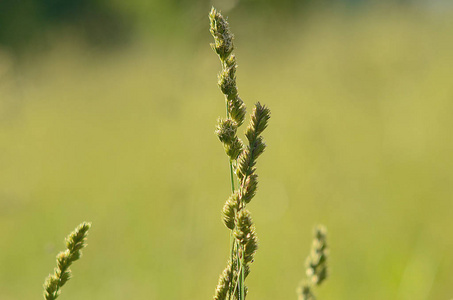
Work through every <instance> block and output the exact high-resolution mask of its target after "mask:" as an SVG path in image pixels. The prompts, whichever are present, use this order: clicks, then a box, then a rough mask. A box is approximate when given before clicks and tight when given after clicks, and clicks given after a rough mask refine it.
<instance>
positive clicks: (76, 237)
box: [44, 222, 91, 300]
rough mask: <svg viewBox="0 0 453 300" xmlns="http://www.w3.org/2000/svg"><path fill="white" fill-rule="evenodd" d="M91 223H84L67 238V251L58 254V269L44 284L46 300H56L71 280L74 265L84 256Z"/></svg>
mask: <svg viewBox="0 0 453 300" xmlns="http://www.w3.org/2000/svg"><path fill="white" fill-rule="evenodd" d="M90 227H91V223H87V222H83V223H82V224H80V225H79V226H78V227H77V228H76V229H75V230H74V231H73V232H72V233H71V234H70V235H68V237H67V238H66V250H65V251H62V252H60V253H58V255H57V267H56V268H55V270H54V273H53V274H51V275H49V276H48V277H47V279H46V281H45V282H44V299H46V300H54V299H57V298H58V296H59V295H60V289H61V287H62V286H63V285H65V283H66V282H67V281H68V280H69V279H71V269H69V267H70V266H71V265H72V263H73V262H74V261H76V260H78V259H79V258H80V257H81V256H82V251H81V250H82V249H83V248H84V247H85V246H86V238H87V235H88V230H89V229H90Z"/></svg>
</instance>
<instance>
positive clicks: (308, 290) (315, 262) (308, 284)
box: [297, 226, 328, 300]
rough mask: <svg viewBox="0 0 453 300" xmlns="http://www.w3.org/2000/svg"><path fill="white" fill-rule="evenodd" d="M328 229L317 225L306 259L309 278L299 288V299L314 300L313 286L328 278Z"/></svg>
mask: <svg viewBox="0 0 453 300" xmlns="http://www.w3.org/2000/svg"><path fill="white" fill-rule="evenodd" d="M326 237H327V230H326V228H325V227H324V226H317V227H316V228H315V230H314V238H313V243H312V246H311V251H310V254H309V255H308V257H307V260H306V261H305V268H306V271H305V273H306V275H307V279H305V280H303V281H302V282H301V284H300V286H299V288H298V290H297V293H298V295H299V300H313V299H315V296H314V294H313V287H314V286H319V285H320V284H321V283H322V282H323V281H324V280H325V279H326V278H327V275H328V273H327V255H328V248H327V242H326Z"/></svg>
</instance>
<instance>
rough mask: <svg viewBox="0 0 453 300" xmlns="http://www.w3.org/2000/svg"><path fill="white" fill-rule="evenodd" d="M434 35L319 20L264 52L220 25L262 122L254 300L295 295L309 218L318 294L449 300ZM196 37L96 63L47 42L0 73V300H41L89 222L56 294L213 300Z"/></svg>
mask: <svg viewBox="0 0 453 300" xmlns="http://www.w3.org/2000/svg"><path fill="white" fill-rule="evenodd" d="M450 19H451V18H450ZM444 20H446V18H445V16H443V17H442V16H441V17H436V16H427V15H425V14H422V13H417V12H411V13H405V12H383V13H372V12H370V13H369V14H367V15H366V17H365V16H349V17H339V16H336V15H333V14H324V15H320V16H317V17H313V18H311V19H310V20H308V21H305V22H302V21H301V22H300V23H297V24H294V25H293V26H292V27H291V28H288V29H286V30H287V31H284V32H282V33H281V34H280V35H278V36H271V37H269V36H267V37H266V38H267V39H264V37H265V36H264V34H263V33H260V32H255V33H254V34H255V35H256V36H255V39H253V38H250V37H249V36H248V35H250V34H251V33H250V31H249V29H248V27H247V26H246V25H248V24H247V23H246V21H244V20H242V22H243V23H242V24H243V25H244V26H237V27H233V29H234V31H235V33H236V38H237V40H239V41H240V42H239V41H238V43H239V44H240V45H241V46H240V47H239V48H238V49H237V54H238V56H240V58H241V59H240V65H239V69H238V74H239V75H238V78H239V79H238V80H239V82H238V85H239V87H240V93H241V97H242V98H243V99H244V101H245V102H246V104H247V105H248V107H252V104H253V103H254V102H256V101H257V100H259V101H263V102H265V103H266V104H268V105H269V107H270V108H271V109H272V114H273V115H272V118H273V119H272V126H271V127H269V129H268V130H267V134H266V140H267V143H268V145H269V149H268V151H267V153H266V155H265V156H263V158H262V160H263V162H262V164H261V165H260V177H261V182H260V183H261V184H260V187H259V189H260V190H259V193H258V195H257V197H256V199H255V200H254V202H253V203H251V204H250V205H251V206H250V209H251V210H253V211H254V220H255V222H256V227H257V228H259V231H258V235H259V237H260V245H261V247H260V252H259V253H258V254H257V258H256V262H255V263H254V266H253V276H250V278H249V279H248V282H249V283H248V286H249V288H250V294H249V296H248V297H249V299H296V294H295V287H296V286H297V284H298V281H299V279H300V278H301V277H302V274H303V270H304V266H303V261H304V257H305V255H306V253H307V251H308V250H309V247H310V243H309V241H310V239H311V228H312V225H313V224H315V223H318V222H321V223H323V224H325V225H326V226H327V227H328V228H329V234H330V236H329V240H330V242H329V245H330V247H331V253H332V255H331V257H330V266H331V277H330V280H329V283H328V285H326V286H323V287H321V288H320V289H319V290H318V291H317V294H318V298H319V299H427V298H429V299H446V298H448V297H450V296H451V286H450V285H451V278H452V277H453V271H451V270H452V268H451V266H452V259H451V255H450V253H451V245H452V243H453V234H452V230H451V228H453V224H452V219H451V211H452V209H453V207H452V206H453V203H452V201H451V194H452V188H451V186H452V183H453V172H452V171H451V170H452V169H453V159H452V156H451V152H452V150H453V141H452V139H451V138H450V136H451V133H450V131H451V128H452V126H453V121H452V118H451V111H452V109H453V106H452V97H453V91H452V88H451V79H452V78H453V68H452V64H453V54H452V53H453V40H452V39H451V36H452V34H453V32H452V31H453V29H452V28H453V27H452V26H448V22H450V21H444ZM249 25H250V27H251V28H254V27H253V26H254V25H253V24H249ZM207 26H208V21H207V20H206V28H207ZM299 28H300V30H301V31H299V30H298V29H299ZM200 40H203V42H202V43H200V45H198V44H196V45H194V44H187V45H185V44H184V46H187V49H188V51H187V52H186V54H181V51H176V50H174V47H175V46H176V45H175V43H170V42H168V43H166V44H162V45H148V44H146V43H144V44H141V45H137V46H132V47H131V48H129V49H128V50H127V51H126V50H124V51H123V52H118V53H113V54H110V55H107V56H102V55H100V54H93V53H90V52H88V51H87V50H83V47H82V48H78V47H72V46H67V45H66V46H59V47H56V48H55V50H54V51H53V52H52V53H51V54H48V55H45V56H43V57H40V59H39V61H38V62H34V63H33V64H30V65H29V66H25V67H22V69H20V70H18V71H16V73H14V72H9V73H7V75H5V76H3V77H2V82H1V83H0V109H1V112H0V116H1V119H0V170H1V172H0V236H1V237H2V242H1V243H0V245H1V250H0V270H1V271H0V298H1V299H6V300H9V299H29V298H30V299H31V298H32V297H39V294H40V293H41V288H42V287H41V284H42V278H44V276H45V275H46V274H47V273H48V271H49V266H52V265H53V263H54V257H55V254H56V253H57V251H58V249H59V245H60V243H61V237H63V236H65V235H66V233H67V232H69V231H70V230H71V229H72V228H73V225H74V224H77V223H78V222H79V221H80V220H81V219H87V220H90V221H92V222H93V224H95V225H96V226H95V227H93V230H92V231H91V232H90V242H89V244H90V246H89V247H90V248H89V251H87V252H86V254H85V256H84V259H83V260H84V261H83V263H81V264H79V265H75V266H74V272H76V273H77V280H73V281H72V282H71V284H70V285H68V286H67V287H65V292H64V295H63V296H62V297H63V298H64V299H68V300H70V299H82V298H84V299H131V298H135V299H209V298H210V297H211V296H212V289H213V286H215V284H216V282H217V276H218V272H219V270H221V269H222V268H223V263H224V258H225V256H226V255H227V253H226V251H227V250H225V249H228V234H227V233H226V232H225V230H224V228H223V225H222V223H221V222H220V216H221V213H220V208H221V207H222V205H223V202H224V200H225V199H226V197H227V196H228V194H229V188H228V180H229V177H228V176H227V174H228V169H227V167H226V166H225V164H226V163H225V158H224V154H223V149H222V147H221V146H219V144H218V141H217V138H216V137H215V135H214V134H213V129H212V128H213V127H214V123H215V121H213V120H215V119H216V118H217V116H218V115H219V113H223V111H224V107H223V103H222V101H218V96H219V91H218V89H217V87H216V85H215V83H216V82H215V78H213V76H212V74H215V73H216V72H217V71H218V61H217V60H216V59H215V58H213V55H212V52H211V49H210V48H209V46H208V43H209V36H208V34H206V37H203V38H200ZM273 40H275V41H277V42H275V43H272V41H273ZM252 42H254V43H255V44H254V45H251V44H248V43H252ZM256 45H261V46H262V47H260V49H261V50H260V51H258V52H257V51H256ZM180 46H181V45H180ZM181 47H182V46H181ZM258 62H259V63H258ZM219 170H221V171H219ZM269 207H275V210H273V211H269ZM55 224H61V225H60V226H59V227H58V228H57V229H55ZM43 241H45V242H43ZM99 278H102V280H100V279H99ZM427 283H431V284H427ZM416 291H420V293H416ZM417 297H418V298H417ZM423 297H426V298H423ZM63 298H62V299H63Z"/></svg>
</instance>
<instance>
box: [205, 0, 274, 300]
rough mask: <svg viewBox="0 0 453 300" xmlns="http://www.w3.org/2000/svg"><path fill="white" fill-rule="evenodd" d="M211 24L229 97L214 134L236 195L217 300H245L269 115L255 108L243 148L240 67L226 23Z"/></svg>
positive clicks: (226, 216) (226, 211)
mask: <svg viewBox="0 0 453 300" xmlns="http://www.w3.org/2000/svg"><path fill="white" fill-rule="evenodd" d="M209 19H210V22H211V28H210V31H211V34H212V36H213V37H214V43H212V44H211V46H212V48H213V50H214V51H215V52H216V53H217V55H218V56H219V58H220V62H221V65H222V70H221V72H220V73H219V76H218V85H219V87H220V90H221V91H222V93H223V94H224V96H225V103H226V111H227V113H226V118H225V119H221V118H220V119H219V120H218V124H217V127H216V130H215V133H216V134H217V136H218V138H219V140H220V141H221V142H222V143H223V145H224V148H225V152H226V154H227V156H228V158H229V166H230V176H231V190H232V194H231V196H230V197H229V198H228V199H227V201H226V203H225V205H224V207H223V211H222V213H223V222H224V224H225V226H226V227H227V228H228V229H229V230H230V232H231V240H232V242H231V251H230V259H229V261H228V263H227V266H226V268H225V270H224V271H223V273H222V274H221V275H220V279H219V282H218V285H217V288H216V291H215V294H214V299H215V300H225V299H240V300H243V299H245V297H246V294H247V288H246V286H245V279H246V278H247V276H248V274H249V273H250V263H251V262H252V261H253V258H254V255H255V252H256V250H257V249H258V238H257V236H256V232H255V225H254V224H253V220H252V217H251V214H250V212H249V210H248V209H247V207H246V206H247V204H248V203H249V202H250V201H251V200H252V198H253V197H254V196H255V193H256V190H257V187H258V175H257V174H256V167H255V165H256V160H257V158H258V157H259V156H260V155H261V154H262V153H263V152H264V149H265V148H266V145H265V143H264V141H263V138H262V136H261V133H262V132H263V131H264V129H266V127H267V124H268V120H269V118H270V111H269V109H268V108H267V107H265V106H264V105H261V104H260V103H259V102H258V103H256V104H255V107H254V109H253V112H252V114H251V117H250V123H249V125H248V126H247V128H246V131H245V137H246V138H247V144H244V143H243V142H242V141H241V139H240V138H239V137H238V136H237V130H238V128H239V127H240V126H241V125H242V124H243V123H244V119H245V115H246V107H245V104H244V102H243V101H242V99H241V98H240V97H239V94H238V88H237V85H236V69H237V64H236V57H235V55H234V54H233V50H234V44H233V34H232V33H231V31H230V28H229V24H228V22H227V21H226V19H225V18H224V17H223V16H222V15H221V14H220V13H219V12H218V11H216V10H215V9H214V8H212V10H211V13H210V14H209ZM235 177H236V178H235ZM235 182H237V188H236V187H235Z"/></svg>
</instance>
